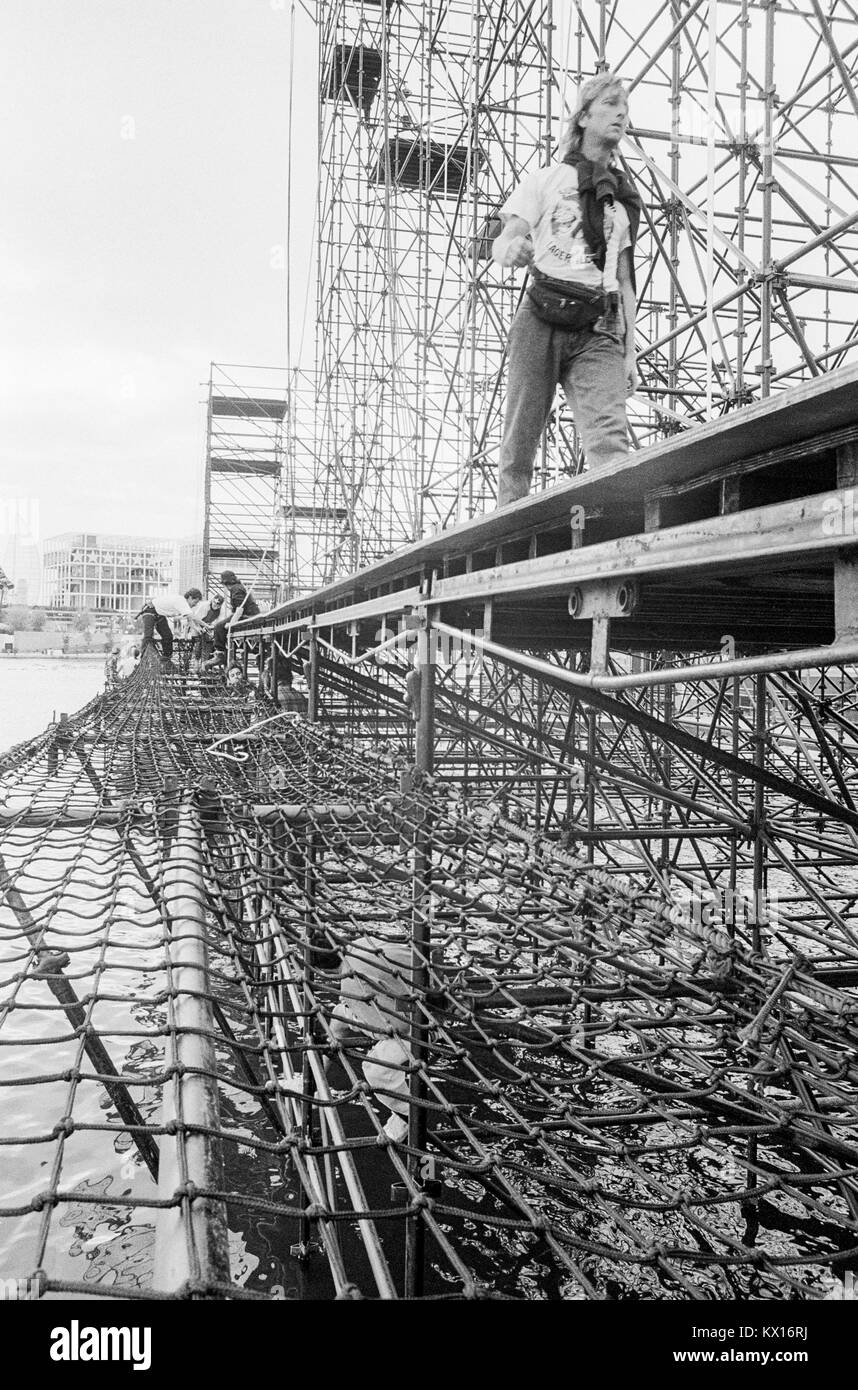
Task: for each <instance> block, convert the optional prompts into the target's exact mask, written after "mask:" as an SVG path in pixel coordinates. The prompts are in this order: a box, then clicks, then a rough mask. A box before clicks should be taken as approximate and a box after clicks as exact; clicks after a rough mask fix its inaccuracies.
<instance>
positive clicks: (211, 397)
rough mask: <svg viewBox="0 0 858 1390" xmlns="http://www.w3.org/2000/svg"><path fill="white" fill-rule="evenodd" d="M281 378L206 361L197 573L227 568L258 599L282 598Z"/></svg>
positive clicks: (213, 575)
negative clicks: (200, 556)
mask: <svg viewBox="0 0 858 1390" xmlns="http://www.w3.org/2000/svg"><path fill="white" fill-rule="evenodd" d="M286 413H287V392H286V374H285V372H284V371H283V370H282V369H280V370H278V369H276V368H268V369H265V368H259V367H235V366H231V365H223V364H217V363H214V362H213V363H212V365H211V373H210V376H209V390H208V405H207V426H206V457H205V502H204V506H205V520H204V531H203V575H204V577H205V579H206V581H207V583H211V582H212V581H214V582H217V579H218V576H219V575H220V574H221V572H222V571H223V570H232V571H233V572H234V573H235V574H236V575H237V576H238V578H239V579H240V580H242V582H243V583H245V584H246V585H250V584H251V583H253V584H254V593H255V594H256V596H257V598H262V599H263V600H266V601H269V602H270V601H272V600H275V599H278V598H280V597H282V577H283V571H284V565H285V554H284V547H285V533H284V528H283V507H284V499H283V457H284V441H283V433H284V419H285V417H286Z"/></svg>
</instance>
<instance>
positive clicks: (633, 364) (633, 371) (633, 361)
mask: <svg viewBox="0 0 858 1390" xmlns="http://www.w3.org/2000/svg"><path fill="white" fill-rule="evenodd" d="M639 383H640V377H639V376H638V363H637V357H636V355H635V353H633V352H627V353H626V395H627V396H633V395H634V394H635V391H637V389H638V385H639Z"/></svg>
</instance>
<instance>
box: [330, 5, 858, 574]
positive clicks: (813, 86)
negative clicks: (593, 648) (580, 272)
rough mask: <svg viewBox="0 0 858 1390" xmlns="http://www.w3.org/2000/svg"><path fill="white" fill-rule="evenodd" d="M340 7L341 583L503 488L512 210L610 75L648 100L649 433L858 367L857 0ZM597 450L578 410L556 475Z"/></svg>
mask: <svg viewBox="0 0 858 1390" xmlns="http://www.w3.org/2000/svg"><path fill="white" fill-rule="evenodd" d="M317 23H318V30H319V54H320V77H319V81H320V98H321V123H320V192H319V228H320V233H319V237H320V255H319V272H318V296H317V303H318V323H319V337H318V346H317V372H318V397H319V400H320V402H321V403H322V407H321V409H322V413H321V417H320V420H319V422H318V424H317V431H318V434H317V438H318V441H319V443H318V445H317V452H318V454H319V457H320V458H322V459H324V460H325V463H326V469H327V471H326V473H325V474H324V476H323V477H321V478H320V479H319V487H320V489H321V490H322V491H323V493H324V496H325V499H326V504H327V505H331V506H335V507H338V508H339V507H343V508H345V509H346V511H347V512H348V516H349V522H348V530H349V533H350V544H348V545H344V546H343V547H342V551H341V567H342V568H341V572H342V573H347V572H348V571H349V570H353V569H355V568H358V567H359V566H360V565H361V564H363V563H366V562H369V561H371V560H373V559H376V558H378V557H379V556H380V555H382V554H385V553H387V552H388V551H389V550H391V549H392V548H393V547H395V546H396V545H397V544H398V543H402V542H404V541H408V540H414V539H417V538H419V537H420V536H422V535H426V534H429V533H431V531H432V530H433V529H435V528H437V527H439V526H444V525H448V524H450V523H451V522H455V521H457V520H462V519H464V518H467V517H469V516H472V515H474V514H476V513H478V512H479V511H480V510H483V509H485V508H486V507H490V506H491V505H492V499H493V496H494V489H495V479H496V469H497V450H498V446H499V438H500V428H501V417H502V407H503V397H504V364H505V343H506V335H507V330H508V327H509V324H510V322H511V320H512V317H513V315H514V312H515V308H516V305H517V302H518V299H519V296H520V294H521V284H520V279H519V277H516V276H515V275H514V274H512V273H509V272H504V271H502V270H501V269H500V268H498V267H497V266H495V265H494V264H493V262H492V261H491V259H490V255H489V251H490V244H491V236H492V234H493V233H494V232H495V231H496V230H497V223H496V222H495V221H493V219H494V217H495V214H496V213H497V210H498V208H499V206H500V205H501V204H502V203H503V201H504V199H505V198H506V197H507V196H508V194H509V193H510V191H511V190H512V188H513V186H514V185H515V184H516V183H517V182H518V181H519V180H520V179H521V178H522V177H523V176H524V175H525V174H527V173H528V172H529V171H531V170H533V169H535V168H537V167H538V166H540V165H542V164H544V163H546V162H548V161H549V160H550V159H551V158H552V157H553V156H554V155H556V152H557V149H558V142H559V138H560V135H561V130H562V124H563V121H564V119H565V116H566V115H567V114H568V109H569V107H570V104H572V103H573V102H574V92H575V89H576V87H577V84H578V82H579V81H580V80H582V79H583V78H585V77H586V76H588V75H591V74H592V73H593V72H595V71H597V70H600V69H602V68H605V67H608V66H609V67H611V68H612V69H614V70H616V71H617V72H618V73H619V74H620V75H621V76H622V77H623V79H624V80H625V81H626V83H627V85H628V87H629V89H630V93H631V116H632V124H631V128H630V130H629V134H628V137H627V139H626V140H625V141H624V143H623V145H622V147H621V155H622V158H623V160H624V163H625V164H626V167H627V169H628V171H629V172H630V173H631V175H632V176H633V177H634V179H635V181H636V182H637V184H638V187H639V189H640V191H641V193H642V196H643V198H644V204H645V212H644V217H643V222H642V228H641V234H640V237H639V241H638V246H637V251H636V265H637V281H638V294H639V305H640V308H639V314H638V321H637V344H638V349H639V354H640V362H641V368H642V377H643V384H642V386H641V388H640V390H639V392H638V394H637V395H636V397H635V398H634V399H633V400H632V401H631V402H630V423H631V429H632V435H633V440H634V443H635V444H636V445H645V444H647V443H649V442H652V441H653V440H656V439H658V438H661V437H664V436H666V435H668V434H670V433H671V432H674V431H677V430H682V429H686V428H691V427H693V426H694V425H695V424H697V423H699V422H701V421H703V420H705V419H706V418H709V417H711V416H712V415H718V414H722V413H725V412H727V411H732V410H735V409H737V408H740V407H741V406H743V405H745V404H747V403H749V402H751V401H753V400H755V399H763V398H765V397H766V396H767V395H769V394H770V393H771V392H773V391H778V390H782V389H784V388H787V387H789V386H791V385H795V384H796V383H797V382H800V381H803V380H806V379H808V378H809V377H811V376H816V375H818V374H820V373H824V372H827V371H831V370H835V369H836V368H837V367H839V366H841V365H842V364H843V363H844V362H846V361H848V360H851V354H852V352H853V349H854V346H855V343H856V331H857V330H858V325H856V316H855V304H856V300H855V292H856V290H858V277H856V273H855V268H856V255H858V242H856V235H858V233H856V227H858V214H855V212H854V206H855V201H856V193H855V172H854V171H855V167H856V160H855V157H854V156H853V155H852V154H851V152H850V151H851V147H852V144H853V141H852V140H851V138H850V137H851V132H852V130H853V124H854V120H855V115H856V93H855V81H854V64H855V50H856V44H858V19H856V16H855V13H854V11H853V9H852V7H851V6H849V5H847V4H845V3H835V4H832V5H829V6H828V8H827V9H826V10H823V7H822V5H821V4H820V3H818V0H808V2H807V3H799V0H795V3H792V2H790V3H786V4H783V3H775V0H770V3H759V4H758V3H752V2H751V0H718V3H717V4H716V3H713V0H706V3H704V0H690V2H689V3H685V0H663V2H661V0H647V3H645V4H642V3H638V0H635V3H634V4H633V5H632V4H631V3H628V2H626V3H624V2H623V0H598V2H597V0H592V3H579V4H576V5H573V4H571V3H569V4H562V3H556V0H554V2H553V3H552V0H499V3H498V4H496V5H492V6H491V7H486V6H480V5H478V4H477V3H476V0H424V2H423V3H408V0H402V2H401V3H400V2H399V0H384V3H376V2H373V3H370V0H334V2H333V3H330V4H328V3H326V4H324V5H320V6H319V7H318V11H317ZM581 466H582V457H581V451H580V447H579V444H578V441H577V437H576V434H575V430H574V424H573V422H572V421H571V418H570V417H569V414H568V410H567V408H566V406H565V404H563V403H562V402H558V406H557V409H556V412H555V415H554V417H553V419H552V421H551V423H550V425H549V428H548V431H547V433H546V438H545V443H544V446H543V449H542V454H541V459H540V460H539V461H538V466H537V486H538V487H546V486H549V485H551V484H553V483H555V482H556V481H557V480H558V479H559V478H562V477H563V476H566V475H572V474H575V473H576V472H578V471H579V469H580V468H581Z"/></svg>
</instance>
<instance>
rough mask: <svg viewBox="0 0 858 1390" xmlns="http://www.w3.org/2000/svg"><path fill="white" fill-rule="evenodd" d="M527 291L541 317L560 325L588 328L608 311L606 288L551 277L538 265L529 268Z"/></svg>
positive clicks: (557, 325)
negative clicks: (606, 308)
mask: <svg viewBox="0 0 858 1390" xmlns="http://www.w3.org/2000/svg"><path fill="white" fill-rule="evenodd" d="M527 294H528V298H529V299H530V303H531V305H532V306H533V309H534V311H535V312H536V313H537V314H538V316H539V317H540V318H541V319H543V320H544V321H545V322H546V323H552V324H554V325H555V327H557V328H589V327H590V325H591V324H594V323H595V322H596V320H597V319H598V318H601V316H602V314H603V313H604V312H605V294H604V291H603V290H594V289H592V288H591V287H590V286H589V285H577V284H576V283H575V282H574V280H552V279H551V277H550V275H544V274H543V273H542V271H541V270H537V269H536V267H535V266H531V267H530V283H529V284H528V286H527Z"/></svg>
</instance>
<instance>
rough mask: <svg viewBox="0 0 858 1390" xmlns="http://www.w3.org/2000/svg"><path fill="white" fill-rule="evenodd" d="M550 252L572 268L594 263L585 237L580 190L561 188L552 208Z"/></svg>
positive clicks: (556, 258)
mask: <svg viewBox="0 0 858 1390" xmlns="http://www.w3.org/2000/svg"><path fill="white" fill-rule="evenodd" d="M546 250H547V251H548V254H549V255H550V256H553V257H554V259H555V260H557V261H561V262H563V264H564V265H566V266H568V267H569V268H570V269H572V270H575V269H582V268H583V267H584V266H587V265H592V263H593V257H592V255H591V254H590V251H589V250H588V247H587V242H586V241H585V239H584V232H583V221H582V218H581V206H580V203H579V200H578V190H577V189H575V188H562V189H559V190H558V192H557V195H556V198H555V202H554V206H553V207H552V209H551V241H550V242H549V244H548V246H547V247H546Z"/></svg>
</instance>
